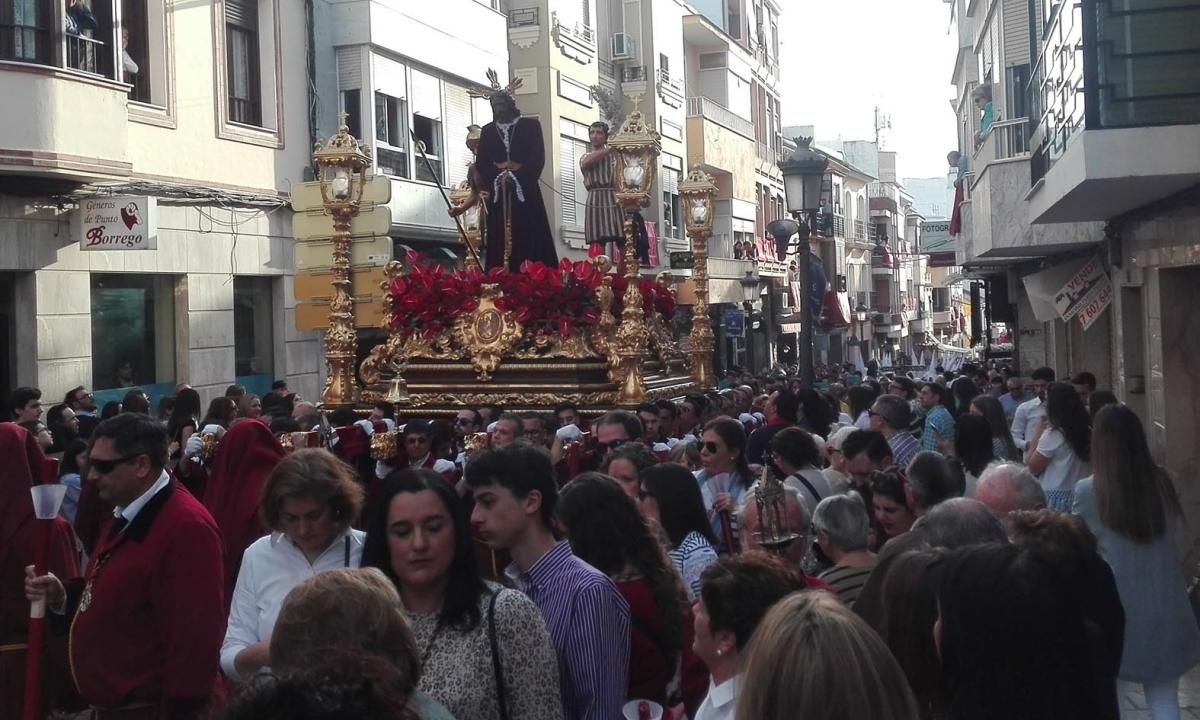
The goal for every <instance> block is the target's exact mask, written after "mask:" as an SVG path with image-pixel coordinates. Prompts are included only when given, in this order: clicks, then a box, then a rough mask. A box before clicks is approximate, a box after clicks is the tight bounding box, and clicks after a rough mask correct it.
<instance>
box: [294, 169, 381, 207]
mask: <svg viewBox="0 0 1200 720" xmlns="http://www.w3.org/2000/svg"><path fill="white" fill-rule="evenodd" d="M291 190H292V210H294V211H296V212H304V211H306V210H323V209H324V208H325V204H324V203H323V202H321V183H320V182H318V181H316V180H314V181H312V182H299V183H292V188H291ZM391 201H392V180H391V178H389V177H388V176H386V175H370V176H368V178H367V181H366V183H364V184H363V195H362V204H363V205H387V204H388V203H390V202H391Z"/></svg>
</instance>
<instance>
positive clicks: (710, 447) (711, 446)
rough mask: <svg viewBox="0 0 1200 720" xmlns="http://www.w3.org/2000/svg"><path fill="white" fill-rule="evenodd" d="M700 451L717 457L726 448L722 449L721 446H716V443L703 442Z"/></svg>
mask: <svg viewBox="0 0 1200 720" xmlns="http://www.w3.org/2000/svg"><path fill="white" fill-rule="evenodd" d="M700 449H701V450H703V451H704V452H707V453H709V454H711V455H716V454H717V453H719V452H721V451H722V450H724V449H725V448H723V447H721V446H720V445H718V444H716V443H715V442H702V443H700Z"/></svg>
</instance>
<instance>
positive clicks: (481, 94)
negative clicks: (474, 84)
mask: <svg viewBox="0 0 1200 720" xmlns="http://www.w3.org/2000/svg"><path fill="white" fill-rule="evenodd" d="M487 79H488V82H489V83H491V88H489V89H487V90H468V91H467V92H468V94H469V95H470V96H471V97H477V98H487V99H489V100H490V99H491V98H492V96H494V95H507V96H509V97H512V96H513V93H514V92H516V91H517V88H519V87H521V84H522V83H523V81H522V80H521V78H516V77H515V78H513V79H512V81H511V82H509V83H508V85H507V86H505V87H501V86H500V75H499V74H498V73H497V72H496V71H495V70H493V69H491V68H488V71H487Z"/></svg>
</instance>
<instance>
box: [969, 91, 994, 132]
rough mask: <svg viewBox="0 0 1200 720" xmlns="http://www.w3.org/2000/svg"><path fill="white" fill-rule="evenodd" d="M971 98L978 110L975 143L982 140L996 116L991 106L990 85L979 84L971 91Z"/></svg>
mask: <svg viewBox="0 0 1200 720" xmlns="http://www.w3.org/2000/svg"><path fill="white" fill-rule="evenodd" d="M971 99H972V100H973V101H974V103H975V107H976V108H978V110H979V132H978V133H976V134H975V144H976V145H978V144H979V143H981V142H983V137H984V136H985V135H987V134H988V130H990V129H991V128H992V123H994V122H996V116H995V113H994V111H993V108H992V86H991V85H980V86H978V87H976V88H975V89H974V90H972V91H971Z"/></svg>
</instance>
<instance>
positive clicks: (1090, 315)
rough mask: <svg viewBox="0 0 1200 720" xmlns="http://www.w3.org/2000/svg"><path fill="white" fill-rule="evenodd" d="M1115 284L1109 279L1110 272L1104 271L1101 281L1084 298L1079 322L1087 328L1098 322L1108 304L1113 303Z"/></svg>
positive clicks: (1078, 314)
mask: <svg viewBox="0 0 1200 720" xmlns="http://www.w3.org/2000/svg"><path fill="white" fill-rule="evenodd" d="M1112 296H1113V286H1112V282H1111V281H1110V280H1109V279H1108V273H1104V275H1103V276H1102V277H1101V279H1100V281H1099V282H1098V283H1097V284H1096V286H1095V287H1094V288H1093V289H1092V292H1090V293H1088V296H1087V297H1086V298H1084V301H1083V307H1081V308H1079V312H1078V313H1076V315H1077V316H1078V317H1079V324H1080V325H1082V326H1083V329H1084V330H1087V329H1088V328H1090V327H1091V326H1092V323H1094V322H1096V319H1097V318H1099V317H1100V316H1101V315H1103V314H1104V311H1105V310H1107V309H1108V306H1109V305H1111V304H1112Z"/></svg>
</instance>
